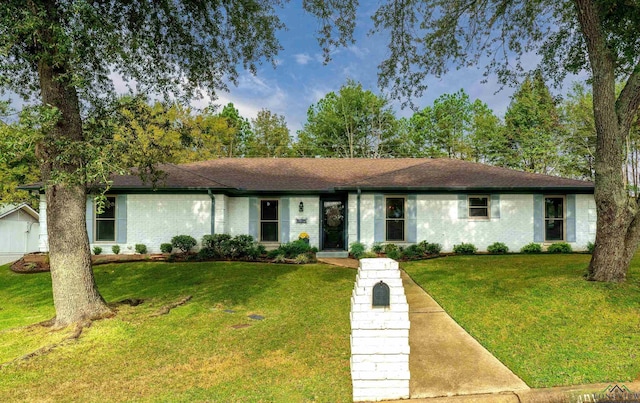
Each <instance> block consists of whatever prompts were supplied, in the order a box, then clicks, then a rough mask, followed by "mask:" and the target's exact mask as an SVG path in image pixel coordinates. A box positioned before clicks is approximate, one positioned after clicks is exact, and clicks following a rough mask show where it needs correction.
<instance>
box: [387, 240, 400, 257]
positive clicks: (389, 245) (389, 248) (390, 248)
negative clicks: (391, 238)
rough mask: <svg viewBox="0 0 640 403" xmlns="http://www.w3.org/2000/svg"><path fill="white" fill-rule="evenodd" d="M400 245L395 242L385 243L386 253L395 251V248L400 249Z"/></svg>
mask: <svg viewBox="0 0 640 403" xmlns="http://www.w3.org/2000/svg"><path fill="white" fill-rule="evenodd" d="M398 249H399V248H398V245H396V244H394V243H387V244H385V245H384V253H386V254H387V255H388V254H389V253H390V252H393V251H395V250H398Z"/></svg>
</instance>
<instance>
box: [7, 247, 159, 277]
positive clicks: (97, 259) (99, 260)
mask: <svg viewBox="0 0 640 403" xmlns="http://www.w3.org/2000/svg"><path fill="white" fill-rule="evenodd" d="M167 257H169V255H168V254H167V255H165V254H162V253H156V254H150V255H137V254H136V255H98V256H96V255H91V262H92V263H93V264H94V265H99V264H107V263H125V262H140V261H158V260H160V261H162V260H166V259H167ZM10 268H11V271H13V272H15V273H42V272H45V271H49V254H47V253H42V252H35V253H29V254H28V255H24V256H23V257H22V258H21V259H20V260H17V261H15V262H13V264H12V265H11V267H10Z"/></svg>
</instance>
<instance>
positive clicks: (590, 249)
mask: <svg viewBox="0 0 640 403" xmlns="http://www.w3.org/2000/svg"><path fill="white" fill-rule="evenodd" d="M595 249H596V244H595V243H593V242H588V243H587V252H589V253H591V254H593V251H594V250H595Z"/></svg>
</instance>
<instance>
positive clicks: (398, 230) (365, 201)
mask: <svg viewBox="0 0 640 403" xmlns="http://www.w3.org/2000/svg"><path fill="white" fill-rule="evenodd" d="M162 170H163V171H164V172H165V173H166V178H165V179H164V180H162V181H160V182H159V183H157V184H156V189H153V188H152V186H151V185H150V184H145V183H143V182H142V181H141V180H140V179H139V177H137V176H134V175H129V176H116V177H114V181H113V186H112V187H111V189H110V190H109V193H108V196H107V199H108V204H107V208H106V209H105V211H104V212H103V213H100V214H98V213H97V211H96V209H95V206H94V202H93V199H92V198H91V197H88V199H87V230H88V234H89V239H90V242H91V244H92V246H95V245H98V246H102V247H103V249H104V250H105V251H107V252H109V251H110V247H109V246H110V245H114V244H118V245H120V246H121V250H122V251H123V252H124V253H129V252H130V253H133V250H134V244H138V243H141V244H145V245H146V246H147V248H148V250H149V251H150V252H159V250H160V244H161V243H165V242H170V240H171V238H172V237H173V236H175V235H182V234H188V235H191V236H193V237H195V238H196V239H198V240H200V239H201V238H202V236H203V235H205V234H217V233H226V234H230V235H232V236H235V235H240V234H249V235H252V236H253V237H254V238H255V239H256V240H258V241H259V242H261V243H263V244H265V245H266V246H267V247H270V246H273V247H275V246H277V245H278V244H280V243H284V242H289V241H294V240H296V239H298V237H299V235H300V234H301V233H303V232H304V233H307V234H308V235H309V238H310V243H311V245H313V246H316V247H318V248H319V249H320V251H322V252H325V253H336V252H337V253H338V255H340V254H343V255H344V251H346V250H348V247H349V245H350V244H351V243H353V242H356V241H357V242H362V243H364V244H365V245H367V246H368V247H371V246H372V245H373V244H374V243H377V242H379V243H395V244H399V245H402V244H412V243H416V242H420V241H422V240H427V241H429V242H437V243H440V244H442V246H443V250H444V251H450V250H452V248H453V246H454V245H455V244H459V243H461V242H468V243H473V244H474V245H476V246H477V247H478V249H479V250H486V248H487V246H488V245H490V244H492V243H494V242H504V243H505V244H507V245H508V246H509V249H510V250H512V251H517V250H519V249H520V248H521V247H522V246H524V245H526V244H528V243H531V242H537V243H540V244H543V245H544V244H548V243H552V242H559V241H566V242H569V243H570V244H571V245H572V247H573V248H574V249H575V250H581V249H585V248H586V245H587V243H588V242H590V241H593V240H594V237H595V230H596V228H595V226H596V208H595V203H594V199H593V190H594V189H593V184H592V183H591V182H585V181H579V180H573V179H565V178H560V177H555V176H547V175H539V174H532V173H525V172H519V171H514V170H509V169H505V168H499V167H493V166H487V165H483V164H478V163H472V162H466V161H459V160H450V159H320V158H291V159H263V158H255V159H249V158H242V159H240V158H239V159H216V160H211V161H205V162H197V163H190V164H181V165H165V166H163V167H162ZM40 217H41V219H40V222H41V226H40V228H41V235H40V249H41V250H42V251H46V250H47V249H48V245H47V231H46V200H45V198H44V197H42V198H41V203H40ZM105 246H106V247H105Z"/></svg>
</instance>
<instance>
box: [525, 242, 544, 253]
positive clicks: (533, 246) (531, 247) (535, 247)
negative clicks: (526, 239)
mask: <svg viewBox="0 0 640 403" xmlns="http://www.w3.org/2000/svg"><path fill="white" fill-rule="evenodd" d="M520 252H521V253H542V246H540V244H538V243H535V242H531V243H528V244H526V245H525V246H523V247H522V248H521V249H520Z"/></svg>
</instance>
